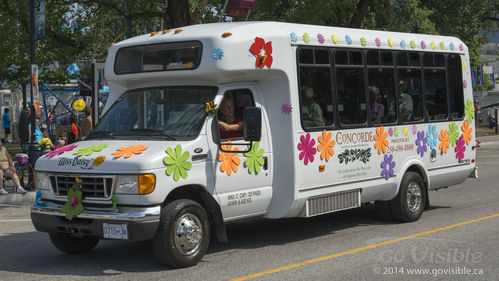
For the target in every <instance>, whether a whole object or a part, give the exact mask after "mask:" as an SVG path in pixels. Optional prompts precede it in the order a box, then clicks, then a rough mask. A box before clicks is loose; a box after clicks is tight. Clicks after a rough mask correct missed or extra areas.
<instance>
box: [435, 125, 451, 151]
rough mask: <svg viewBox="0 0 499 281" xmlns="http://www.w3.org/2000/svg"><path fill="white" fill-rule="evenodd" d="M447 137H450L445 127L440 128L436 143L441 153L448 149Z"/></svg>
mask: <svg viewBox="0 0 499 281" xmlns="http://www.w3.org/2000/svg"><path fill="white" fill-rule="evenodd" d="M449 138H450V137H449V135H448V134H447V129H445V130H440V135H438V139H439V140H440V144H439V145H438V148H440V151H441V152H442V153H447V149H449V146H450V143H449Z"/></svg>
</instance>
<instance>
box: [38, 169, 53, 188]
mask: <svg viewBox="0 0 499 281" xmlns="http://www.w3.org/2000/svg"><path fill="white" fill-rule="evenodd" d="M36 188H37V189H43V190H49V189H50V178H49V175H48V173H44V172H36Z"/></svg>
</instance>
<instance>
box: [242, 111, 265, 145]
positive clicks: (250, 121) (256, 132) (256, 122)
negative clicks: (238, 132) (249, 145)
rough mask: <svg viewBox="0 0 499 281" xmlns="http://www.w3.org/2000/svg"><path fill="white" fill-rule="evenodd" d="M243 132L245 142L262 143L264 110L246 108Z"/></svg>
mask: <svg viewBox="0 0 499 281" xmlns="http://www.w3.org/2000/svg"><path fill="white" fill-rule="evenodd" d="M243 122H244V123H243V132H244V140H245V141H260V139H261V138H262V110H261V109H260V108H259V107H246V108H245V109H244V111H243Z"/></svg>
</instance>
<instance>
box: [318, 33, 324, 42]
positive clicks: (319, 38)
mask: <svg viewBox="0 0 499 281" xmlns="http://www.w3.org/2000/svg"><path fill="white" fill-rule="evenodd" d="M317 40H319V43H321V44H323V43H324V36H323V35H322V34H320V33H319V34H317Z"/></svg>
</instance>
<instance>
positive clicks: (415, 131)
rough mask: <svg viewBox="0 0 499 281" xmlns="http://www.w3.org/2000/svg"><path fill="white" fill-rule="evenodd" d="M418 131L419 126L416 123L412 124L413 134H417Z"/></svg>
mask: <svg viewBox="0 0 499 281" xmlns="http://www.w3.org/2000/svg"><path fill="white" fill-rule="evenodd" d="M417 132H418V127H417V126H416V125H412V134H413V135H415V134H416V133H417Z"/></svg>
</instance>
